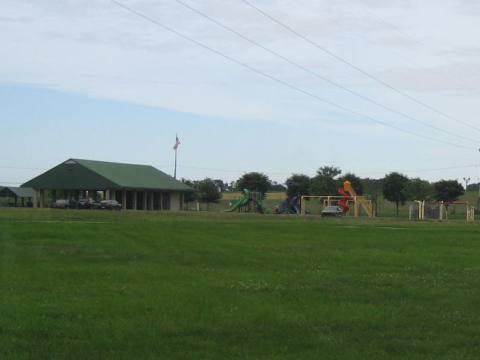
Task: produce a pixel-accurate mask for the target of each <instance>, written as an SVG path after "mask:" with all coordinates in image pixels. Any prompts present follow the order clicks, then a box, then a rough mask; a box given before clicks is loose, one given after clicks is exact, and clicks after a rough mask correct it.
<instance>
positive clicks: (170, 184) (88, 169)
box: [22, 159, 193, 191]
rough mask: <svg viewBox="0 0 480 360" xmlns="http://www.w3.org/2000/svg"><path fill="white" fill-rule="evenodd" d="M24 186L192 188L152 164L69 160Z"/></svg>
mask: <svg viewBox="0 0 480 360" xmlns="http://www.w3.org/2000/svg"><path fill="white" fill-rule="evenodd" d="M22 187H32V188H35V189H58V190H62V189H64V190H67V189H75V190H94V189H96V190H101V189H119V188H127V189H128V188H130V189H145V190H170V191H192V190H193V189H191V188H190V187H189V186H187V185H185V184H184V183H182V182H180V181H178V180H175V179H174V178H173V177H171V176H169V175H167V174H165V173H164V172H162V171H160V170H158V169H156V168H154V167H153V166H149V165H136V164H122V163H113V162H106V161H94V160H83V159H69V160H67V161H65V162H63V163H62V164H60V165H58V166H56V167H54V168H53V169H51V170H49V171H47V172H46V173H44V174H42V175H40V176H38V177H36V178H35V179H32V180H30V181H29V182H27V183H25V184H23V185H22Z"/></svg>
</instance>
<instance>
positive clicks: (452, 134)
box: [174, 0, 479, 144]
mask: <svg viewBox="0 0 480 360" xmlns="http://www.w3.org/2000/svg"><path fill="white" fill-rule="evenodd" d="M174 1H175V2H177V3H178V4H180V5H182V6H184V7H186V8H187V9H189V10H191V11H193V12H194V13H196V14H198V15H200V16H202V17H203V18H205V19H207V20H209V21H210V22H213V23H214V24H216V25H218V26H219V27H221V28H222V29H224V30H227V31H229V32H231V33H233V34H235V35H237V36H238V37H240V38H241V39H243V40H245V41H247V42H249V43H251V44H253V45H255V46H257V47H259V48H261V49H263V50H265V51H266V52H268V53H269V54H272V55H274V56H276V57H277V58H280V59H282V60H283V61H285V62H287V63H288V64H290V65H293V66H295V67H296V68H298V69H300V70H303V71H305V72H306V73H308V74H310V75H313V76H315V77H317V78H319V79H321V80H323V81H325V82H327V83H329V84H331V85H333V86H335V87H337V88H340V89H342V90H344V91H346V92H348V93H350V94H352V95H354V96H356V97H358V98H360V99H363V100H365V101H368V102H370V103H372V104H374V105H376V106H378V107H381V108H382V109H384V110H387V111H389V112H391V113H394V114H396V115H400V116H402V117H404V118H407V119H409V120H411V121H414V122H418V123H421V124H423V125H424V126H426V127H429V128H431V129H434V130H437V131H440V132H443V133H444V134H447V135H451V136H454V137H457V138H461V139H464V140H467V141H470V142H472V143H474V144H478V143H479V141H478V140H476V139H472V138H470V137H467V136H463V135H459V134H456V133H454V132H452V131H448V130H445V129H442V128H440V127H438V126H435V125H432V124H430V123H428V122H426V121H423V120H420V119H417V118H415V117H413V116H410V115H408V114H406V113H404V112H401V111H398V110H395V109H394V108H391V107H389V106H387V105H384V104H382V103H380V102H378V101H376V100H374V99H372V98H370V97H368V96H365V95H362V94H360V93H358V92H356V91H355V90H352V89H350V88H348V87H346V86H344V85H342V84H340V83H337V82H335V81H333V80H331V79H329V78H327V77H326V76H323V75H321V74H319V73H317V72H315V71H313V70H311V69H309V68H307V67H305V66H303V65H301V64H299V63H297V62H295V61H293V60H291V59H289V58H288V57H286V56H283V55H282V54H280V53H278V52H276V51H274V50H272V49H270V48H268V47H266V46H264V45H262V44H261V43H259V42H258V41H255V40H253V39H251V38H249V37H247V36H245V35H243V34H242V33H240V32H238V31H236V30H235V29H233V28H231V27H229V26H228V25H225V24H223V23H221V22H220V21H218V20H216V19H214V18H212V17H211V16H209V15H207V14H205V13H204V12H202V11H200V10H198V9H196V8H194V7H192V6H190V5H188V4H187V3H185V2H184V1H182V0H174Z"/></svg>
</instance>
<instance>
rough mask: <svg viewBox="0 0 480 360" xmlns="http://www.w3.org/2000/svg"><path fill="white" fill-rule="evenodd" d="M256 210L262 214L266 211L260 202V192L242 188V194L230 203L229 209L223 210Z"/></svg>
mask: <svg viewBox="0 0 480 360" xmlns="http://www.w3.org/2000/svg"><path fill="white" fill-rule="evenodd" d="M234 211H238V212H257V213H260V214H264V213H265V212H266V209H265V207H264V206H263V202H262V194H261V193H258V192H251V191H250V190H247V189H244V190H243V196H242V197H241V198H240V199H238V200H237V201H234V202H232V203H231V206H230V209H228V210H225V212H234Z"/></svg>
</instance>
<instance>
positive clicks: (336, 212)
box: [321, 205, 343, 217]
mask: <svg viewBox="0 0 480 360" xmlns="http://www.w3.org/2000/svg"><path fill="white" fill-rule="evenodd" d="M321 215H322V217H325V216H342V215H343V209H342V208H341V207H340V206H333V205H332V206H327V207H325V208H324V209H323V210H322V212H321Z"/></svg>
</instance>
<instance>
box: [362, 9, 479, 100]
mask: <svg viewBox="0 0 480 360" xmlns="http://www.w3.org/2000/svg"><path fill="white" fill-rule="evenodd" d="M362 10H363V11H364V12H366V13H368V14H369V15H370V16H372V17H374V18H375V19H376V20H377V21H379V22H381V23H383V25H385V26H387V27H389V28H391V29H393V30H394V31H395V32H396V33H397V34H399V35H400V36H402V37H404V38H406V39H408V40H410V41H412V42H414V43H416V44H418V45H420V46H421V47H422V49H424V48H425V47H427V46H428V44H427V43H426V42H424V41H421V40H419V39H418V38H415V37H413V36H411V35H410V34H408V33H406V32H404V31H402V29H400V27H399V26H398V25H396V24H392V23H390V22H389V21H387V20H385V19H384V18H382V17H381V16H380V15H378V14H376V13H375V12H373V11H371V10H370V9H368V8H367V7H362ZM356 35H358V34H356ZM392 51H393V52H394V53H395V54H397V56H400V57H401V58H402V59H403V60H405V61H406V62H408V63H410V64H411V65H412V64H413V65H416V66H420V67H422V66H423V65H422V64H420V63H419V62H418V61H416V60H415V57H410V58H408V59H407V58H406V57H405V56H403V55H402V54H401V53H399V52H398V51H394V50H392ZM440 75H441V76H446V77H447V78H449V79H450V80H453V81H454V82H456V83H457V84H458V85H460V84H462V85H463V82H462V81H459V78H458V77H454V76H452V75H451V74H450V73H448V72H444V71H443V72H441V74H440ZM466 90H470V91H474V92H475V93H478V89H477V88H472V87H469V88H467V89H466Z"/></svg>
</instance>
